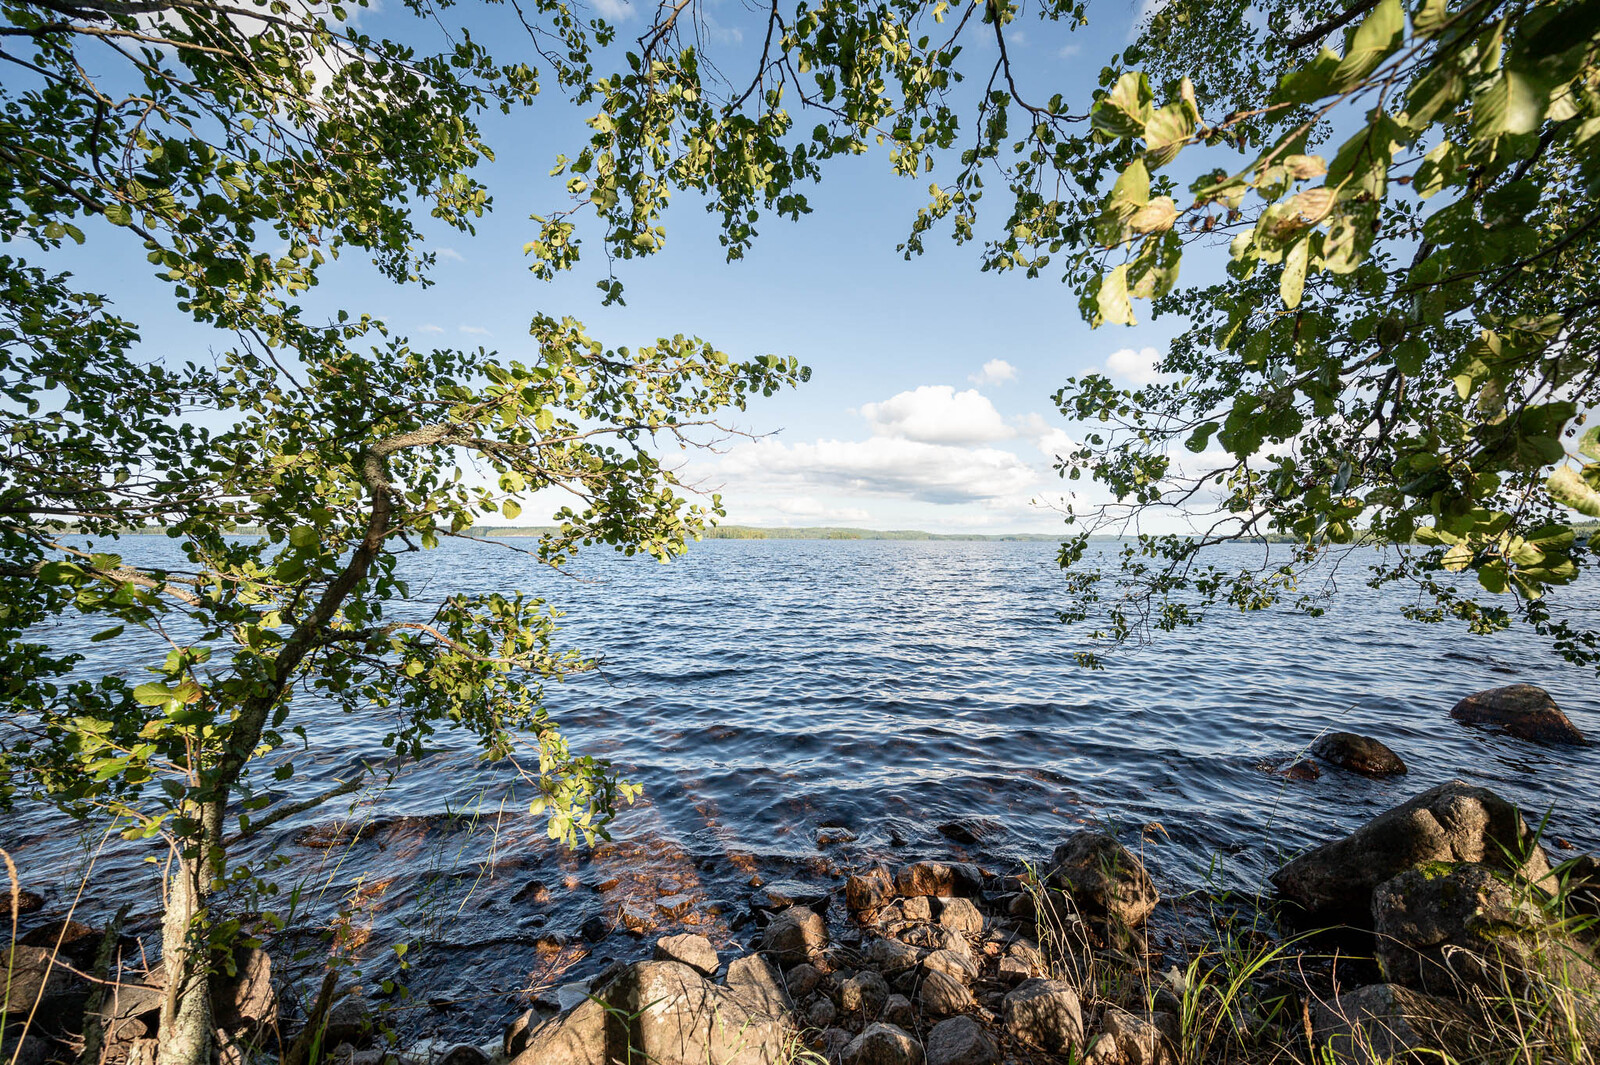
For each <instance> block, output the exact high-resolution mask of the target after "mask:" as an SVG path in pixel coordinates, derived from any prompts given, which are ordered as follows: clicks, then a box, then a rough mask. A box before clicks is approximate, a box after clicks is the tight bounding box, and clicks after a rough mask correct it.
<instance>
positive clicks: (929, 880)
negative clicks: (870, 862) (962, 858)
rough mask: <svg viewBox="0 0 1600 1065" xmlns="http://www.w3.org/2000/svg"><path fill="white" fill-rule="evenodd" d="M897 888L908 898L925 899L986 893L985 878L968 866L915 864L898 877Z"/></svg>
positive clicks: (895, 878)
mask: <svg viewBox="0 0 1600 1065" xmlns="http://www.w3.org/2000/svg"><path fill="white" fill-rule="evenodd" d="M894 886H895V889H896V890H897V891H899V892H900V894H902V895H904V896H906V897H907V898H917V897H920V896H925V895H932V896H946V897H948V896H951V895H960V896H962V897H963V898H970V897H972V896H973V895H976V894H978V893H979V892H980V891H982V890H983V874H982V873H981V872H979V871H978V867H977V866H975V865H969V864H967V863H966V862H911V863H910V864H908V865H902V866H901V867H900V870H899V872H897V873H896V874H895V877H894Z"/></svg>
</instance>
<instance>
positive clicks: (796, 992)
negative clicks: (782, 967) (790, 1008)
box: [783, 962, 822, 1002]
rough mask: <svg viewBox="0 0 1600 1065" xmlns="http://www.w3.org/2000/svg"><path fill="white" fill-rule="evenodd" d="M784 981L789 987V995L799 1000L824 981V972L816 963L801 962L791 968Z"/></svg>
mask: <svg viewBox="0 0 1600 1065" xmlns="http://www.w3.org/2000/svg"><path fill="white" fill-rule="evenodd" d="M783 981H784V984H785V985H786V986H787V987H788V988H789V997H790V998H792V999H794V1000H795V1001H796V1002H799V1001H800V1000H801V999H803V998H805V997H806V996H807V995H809V994H811V992H813V991H815V990H816V989H817V985H818V984H819V983H821V982H822V973H821V972H819V971H818V970H817V967H816V966H815V965H810V964H808V963H806V962H801V963H800V964H799V965H796V966H795V967H794V968H793V969H790V970H789V972H788V975H786V976H785V977H784V978H783Z"/></svg>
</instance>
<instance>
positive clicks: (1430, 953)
mask: <svg viewBox="0 0 1600 1065" xmlns="http://www.w3.org/2000/svg"><path fill="white" fill-rule="evenodd" d="M1524 896H1526V892H1524ZM1372 922H1373V925H1372V926H1373V931H1374V932H1376V933H1377V944H1376V952H1377V959H1378V966H1379V968H1380V969H1381V970H1382V971H1383V977H1384V979H1385V980H1387V981H1388V982H1389V983H1391V984H1403V985H1405V986H1406V987H1409V988H1412V989H1414V990H1417V991H1426V992H1429V993H1432V994H1455V993H1457V992H1459V991H1460V990H1461V989H1462V988H1463V987H1464V986H1465V985H1467V984H1475V985H1478V986H1481V987H1486V988H1487V989H1489V990H1494V989H1496V988H1498V986H1499V979H1500V977H1501V975H1503V974H1507V973H1508V972H1520V971H1522V970H1523V969H1524V968H1525V966H1524V965H1523V964H1522V963H1523V962H1525V961H1526V958H1525V957H1523V956H1522V948H1523V944H1525V943H1526V942H1527V941H1528V940H1527V938H1526V937H1531V936H1532V935H1533V934H1534V933H1535V928H1536V925H1537V923H1538V921H1537V917H1536V915H1535V914H1534V912H1533V910H1532V907H1531V905H1530V903H1529V900H1527V899H1526V897H1524V898H1523V899H1521V900H1519V899H1518V898H1517V895H1516V893H1515V891H1514V890H1513V889H1512V887H1511V885H1509V884H1507V883H1506V882H1505V880H1504V879H1502V878H1501V877H1500V876H1497V875H1496V874H1495V871H1494V870H1492V869H1490V868H1489V867H1488V866H1486V865H1482V864H1480V863H1476V862H1468V863H1463V864H1461V865H1456V866H1448V865H1443V864H1442V863H1435V864H1432V865H1427V866H1423V867H1421V868H1418V869H1408V870H1406V871H1405V872H1403V873H1401V874H1400V875H1399V876H1396V877H1394V878H1393V879H1392V880H1386V881H1384V882H1383V883H1382V884H1379V885H1378V887H1377V888H1376V889H1375V890H1374V891H1373V894H1372Z"/></svg>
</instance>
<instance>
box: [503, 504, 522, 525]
mask: <svg viewBox="0 0 1600 1065" xmlns="http://www.w3.org/2000/svg"><path fill="white" fill-rule="evenodd" d="M500 513H502V514H504V515H505V516H506V518H507V519H508V520H513V521H514V520H516V518H517V517H518V516H519V515H521V514H522V507H521V506H519V505H518V504H517V501H516V500H514V499H507V500H506V501H505V502H503V503H501V504H500Z"/></svg>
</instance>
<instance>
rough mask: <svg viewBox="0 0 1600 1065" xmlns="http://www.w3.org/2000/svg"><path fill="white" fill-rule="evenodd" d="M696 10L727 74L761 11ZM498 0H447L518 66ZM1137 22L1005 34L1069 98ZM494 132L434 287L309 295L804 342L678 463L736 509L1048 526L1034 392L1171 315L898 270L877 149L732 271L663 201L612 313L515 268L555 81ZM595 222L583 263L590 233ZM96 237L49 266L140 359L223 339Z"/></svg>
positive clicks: (617, 9) (1039, 406)
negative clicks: (1110, 315)
mask: <svg viewBox="0 0 1600 1065" xmlns="http://www.w3.org/2000/svg"><path fill="white" fill-rule="evenodd" d="M396 6H397V5H396ZM601 6H602V7H603V9H605V10H606V12H607V13H608V14H611V15H612V16H613V17H615V18H617V19H618V20H619V22H620V26H621V32H620V34H619V36H620V37H622V38H623V39H625V40H631V39H632V38H633V37H636V36H637V35H638V33H639V32H640V27H641V22H642V20H641V18H640V17H639V15H638V14H637V13H636V12H635V11H634V10H633V9H632V8H629V7H627V6H625V5H619V4H618V2H617V0H602V3H601ZM707 10H708V11H709V12H710V13H711V16H712V18H711V22H710V23H709V25H708V28H707V38H708V39H707V44H708V47H710V48H712V49H714V50H715V52H714V54H715V56H716V57H717V58H718V59H720V60H721V61H722V65H723V66H724V68H725V69H730V70H733V69H740V63H739V59H740V58H741V57H746V58H748V50H749V49H750V47H751V44H750V43H749V40H747V38H756V39H757V43H759V29H760V27H759V25H757V24H756V23H757V22H758V20H759V18H760V17H761V16H759V15H758V14H756V13H753V12H752V11H750V10H748V9H746V8H745V7H744V6H742V5H741V4H738V3H732V2H723V3H714V4H712V5H711V6H710V7H708V9H707ZM504 14H505V12H501V11H498V10H497V9H489V8H484V7H483V6H481V5H475V4H468V5H466V6H465V7H459V8H454V9H450V11H449V12H447V15H454V16H455V17H456V18H457V19H458V20H459V19H460V18H463V17H465V18H467V19H468V20H469V21H471V22H473V23H474V32H475V34H476V35H478V36H479V37H480V38H482V37H485V36H490V35H493V36H494V39H496V40H498V41H503V42H505V43H504V44H503V45H502V46H500V48H501V54H502V55H503V56H504V57H505V58H508V59H509V58H528V57H525V56H521V55H520V53H521V52H522V51H527V50H528V49H527V46H526V38H525V37H523V36H521V34H520V30H518V31H514V32H507V30H508V27H507V26H506V25H505V24H504V23H503V22H500V23H496V22H492V21H490V19H491V18H499V17H500V16H502V15H504ZM1139 14H1140V12H1139V11H1137V10H1136V9H1135V8H1134V7H1133V6H1131V5H1123V4H1105V5H1100V6H1099V7H1097V8H1096V9H1095V10H1094V11H1093V12H1092V13H1091V18H1092V20H1093V21H1091V24H1090V25H1089V26H1088V27H1087V28H1086V29H1083V30H1080V31H1078V32H1077V33H1075V34H1072V35H1070V36H1069V35H1068V34H1067V33H1066V31H1065V30H1064V29H1062V28H1060V27H1056V26H1053V25H1046V24H1043V23H1041V22H1039V21H1038V20H1037V19H1035V18H1025V19H1023V20H1021V21H1020V22H1019V23H1016V24H1014V25H1013V27H1012V28H1011V29H1010V31H1009V34H1008V49H1009V50H1010V52H1011V54H1012V57H1013V60H1014V63H1015V64H1016V66H1017V67H1018V69H1019V70H1021V71H1024V72H1025V75H1026V78H1027V79H1028V80H1027V82H1025V85H1024V88H1025V91H1029V92H1033V91H1038V93H1039V95H1040V96H1048V95H1049V93H1051V92H1061V93H1063V95H1064V96H1065V97H1066V98H1067V99H1068V100H1069V101H1073V102H1075V103H1077V104H1078V106H1080V107H1081V106H1084V105H1085V104H1086V103H1087V101H1088V99H1089V97H1090V94H1091V93H1092V91H1093V89H1094V87H1095V84H1096V77H1097V75H1098V73H1099V70H1100V67H1101V65H1102V62H1103V60H1104V57H1108V56H1110V55H1112V54H1114V53H1115V52H1117V51H1119V50H1120V49H1121V48H1122V47H1124V46H1125V45H1126V43H1127V42H1128V40H1129V36H1130V31H1131V28H1132V26H1133V25H1134V23H1135V20H1136V19H1137V18H1138V17H1139ZM403 20H410V16H409V15H407V14H404V13H403V12H400V11H398V10H391V11H386V10H383V9H381V8H380V9H378V10H375V11H368V12H365V13H363V15H362V22H363V27H364V28H365V29H367V30H368V31H369V32H373V33H394V34H400V33H404V32H407V30H406V28H405V24H404V21H403ZM974 21H976V20H974ZM985 46H987V47H989V48H990V49H992V48H993V44H992V41H991V40H990V38H988V37H986V36H982V35H979V36H976V37H975V38H974V42H973V45H972V47H973V49H974V50H976V51H979V52H980V53H981V50H982V49H983V48H984V47H985ZM976 66H977V64H974V68H975V67H976ZM985 69H986V68H985ZM801 125H802V128H806V127H807V125H808V123H807V122H806V120H804V119H802V122H801ZM486 131H487V133H488V137H489V140H490V142H491V143H492V144H493V145H494V146H495V149H496V154H497V159H496V161H495V162H494V163H493V164H488V165H486V166H485V167H484V170H483V177H484V179H485V180H486V182H487V183H488V184H489V186H490V188H491V189H492V191H493V193H494V196H495V210H494V211H493V213H492V214H491V215H490V216H489V217H488V218H486V219H485V220H483V222H482V223H481V224H480V225H479V229H478V233H477V234H476V235H475V236H471V237H469V236H467V235H465V234H460V233H457V232H454V231H448V230H444V231H441V232H439V233H436V234H434V235H433V239H434V241H435V243H434V247H435V249H436V250H437V251H438V252H439V263H438V268H437V270H436V271H435V273H434V275H433V276H434V280H435V282H436V284H435V285H434V286H433V287H431V288H429V289H425V290H424V289H420V288H417V287H409V288H397V287H394V286H391V285H388V284H387V283H385V282H383V281H382V280H381V279H379V278H378V277H377V276H376V274H375V272H374V271H373V270H371V268H370V267H369V266H367V265H366V264H363V263H359V262H353V261H349V260H348V259H347V260H346V261H342V262H340V263H338V264H336V265H335V266H334V267H333V268H332V269H330V270H329V271H328V272H327V273H326V275H325V277H324V280H323V283H322V285H321V286H320V287H319V288H318V289H317V290H315V291H314V292H313V293H312V294H311V295H310V296H309V298H307V299H305V300H304V301H303V302H304V304H305V305H306V306H307V307H308V308H309V309H310V310H311V311H312V312H313V313H315V314H327V313H331V312H332V311H333V310H335V309H336V308H339V307H345V308H349V309H351V310H353V311H359V312H367V313H372V314H374V315H376V316H378V317H380V318H383V319H385V320H386V321H387V322H388V323H389V325H390V326H391V327H392V328H393V329H394V330H396V331H398V332H400V333H402V334H406V335H409V336H410V337H411V338H412V339H413V341H414V342H416V343H419V344H420V343H435V344H439V345H441V346H444V345H453V346H477V345H479V344H481V345H483V346H486V347H489V348H493V349H498V350H500V351H501V352H503V353H505V354H506V355H508V356H511V357H522V358H527V357H530V356H531V355H532V354H533V351H532V346H531V341H530V339H529V337H528V335H527V325H528V321H529V319H530V317H531V316H532V315H533V314H535V313H538V312H545V313H550V314H554V315H557V316H560V315H571V316H573V317H576V318H579V319H581V320H583V321H584V322H585V323H586V324H587V325H588V326H589V328H590V330H591V332H592V333H593V334H594V335H595V336H597V337H598V338H600V339H601V340H603V341H604V342H606V343H607V344H613V345H621V344H639V343H643V342H648V341H649V340H651V339H653V338H654V337H657V336H661V335H672V334H675V333H680V332H681V333H693V334H696V335H699V336H702V337H704V338H706V339H707V340H710V341H711V342H713V343H715V344H716V345H717V346H718V347H720V348H722V349H723V350H725V351H727V352H729V353H730V354H732V355H734V356H736V357H745V356H752V355H759V354H764V353H768V352H773V353H778V354H782V355H793V356H796V357H798V358H799V359H800V360H801V361H802V362H804V363H805V364H807V365H809V366H810V367H811V369H812V378H811V381H810V383H809V384H807V385H805V386H803V387H801V388H800V389H798V390H796V391H794V392H792V393H789V394H785V395H782V396H779V397H774V398H771V399H758V400H757V401H756V403H755V404H754V405H753V406H752V407H751V409H750V410H749V411H748V412H747V413H746V414H745V415H744V416H743V417H742V418H741V419H740V423H741V426H742V427H743V428H744V429H746V430H748V431H750V432H752V433H755V434H762V435H761V439H759V440H756V441H751V442H743V443H738V444H734V445H730V446H729V447H728V448H727V449H726V450H724V451H723V452H722V453H720V454H716V455H696V456H691V457H689V458H688V459H687V461H688V466H687V469H686V474H687V476H689V477H690V478H691V479H692V480H693V482H694V483H696V484H698V485H701V486H702V487H705V488H707V489H715V490H720V491H721V492H722V494H723V496H724V500H725V504H726V506H727V508H728V512H729V514H728V519H727V520H728V521H729V522H733V523H744V524H756V525H811V524H847V525H858V526H867V527H874V528H920V529H926V530H930V531H939V532H955V531H979V532H1010V531H1031V532H1052V531H1056V530H1059V529H1060V528H1061V519H1060V516H1059V515H1058V514H1057V513H1055V512H1054V511H1052V510H1050V509H1049V508H1048V506H1040V505H1037V504H1036V502H1035V501H1040V500H1043V501H1049V500H1055V501H1057V502H1059V500H1060V497H1061V495H1062V492H1063V491H1064V488H1065V482H1062V481H1061V480H1060V479H1059V478H1058V477H1057V476H1056V475H1055V474H1054V473H1053V472H1052V471H1051V469H1050V458H1051V456H1052V455H1053V454H1054V453H1055V452H1056V451H1058V450H1061V449H1063V448H1064V447H1065V443H1066V440H1067V439H1068V437H1069V435H1070V430H1071V428H1072V427H1070V426H1067V425H1066V423H1065V422H1064V420H1063V419H1062V418H1061V417H1060V415H1058V414H1056V413H1055V412H1054V409H1053V407H1052V404H1051V403H1050V394H1051V393H1052V392H1053V391H1054V390H1055V389H1056V388H1057V387H1058V386H1059V384H1060V383H1061V382H1062V381H1063V380H1064V379H1065V378H1067V377H1068V376H1071V375H1074V374H1080V373H1083V372H1086V371H1090V370H1095V369H1099V370H1102V371H1107V370H1109V371H1110V372H1111V373H1112V375H1113V377H1115V378H1117V379H1119V380H1121V381H1123V382H1125V383H1133V382H1138V381H1140V380H1142V379H1144V378H1145V376H1146V375H1148V373H1149V366H1150V363H1151V362H1152V360H1153V359H1154V357H1155V352H1156V351H1157V350H1160V349H1162V348H1163V347H1164V344H1165V342H1166V340H1167V339H1168V338H1169V337H1170V336H1171V334H1172V331H1173V330H1174V329H1175V328H1176V327H1177V326H1178V325H1179V324H1180V323H1176V322H1172V321H1167V320H1163V321H1161V322H1158V323H1155V324H1154V325H1141V326H1138V327H1134V328H1131V329H1128V328H1104V329H1100V330H1091V329H1089V327H1088V326H1087V325H1085V324H1084V323H1083V321H1082V320H1081V319H1080V318H1079V316H1078V311H1077V305H1076V299H1075V297H1074V296H1073V294H1072V292H1071V291H1070V290H1069V289H1068V288H1066V287H1065V286H1064V285H1062V284H1061V283H1060V282H1059V281H1056V280H1049V279H1044V278H1041V279H1039V280H1034V281H1029V280H1027V279H1026V278H1024V277H1022V276H1021V275H1020V274H1015V273H1013V274H1006V275H997V274H992V273H982V272H980V271H979V269H978V256H977V252H976V250H975V249H974V248H973V246H971V245H968V246H966V247H961V246H957V245H955V244H954V243H953V242H951V241H950V240H949V239H948V238H947V237H944V236H942V235H940V236H938V237H935V238H933V239H930V240H929V242H928V250H927V252H926V253H925V254H924V255H922V256H921V257H919V258H917V259H914V260H912V261H910V262H907V261H905V260H904V259H903V258H902V257H901V255H900V254H899V253H898V252H897V251H896V250H895V248H896V245H897V244H899V243H900V242H901V241H902V240H903V239H904V237H905V236H906V234H907V232H908V231H909V227H910V224H911V221H912V219H913V217H914V216H915V212H916V210H917V208H918V207H919V206H921V205H922V203H923V202H924V193H925V190H926V187H927V184H928V181H929V180H930V178H929V177H926V176H925V177H923V178H921V179H919V180H916V181H908V180H905V179H900V178H895V177H894V176H893V175H892V174H891V173H890V171H889V165H888V160H887V158H886V156H883V155H869V156H867V157H865V158H860V159H852V160H845V161H843V162H840V163H837V164H835V165H833V166H832V167H831V169H830V170H829V173H828V177H827V179H826V180H825V181H824V182H823V183H822V184H821V185H819V186H815V187H813V188H811V189H810V190H809V193H808V194H809V196H810V198H811V200H812V204H813V207H814V213H813V214H812V215H810V216H809V217H806V218H804V219H802V220H801V221H799V222H798V223H791V222H787V221H783V220H778V219H767V220H765V221H764V222H763V223H761V224H760V226H759V228H760V230H761V236H760V237H759V239H758V240H757V242H756V245H755V247H754V249H753V250H752V251H750V252H749V253H748V254H747V255H746V257H745V258H744V259H743V260H741V261H738V262H734V263H727V262H725V261H724V256H723V250H722V248H721V247H720V245H719V244H718V241H717V233H716V227H715V224H714V219H713V218H712V217H711V216H709V215H707V214H706V213H705V212H704V211H703V210H702V209H701V208H700V205H697V204H695V203H694V202H692V199H691V198H688V197H680V198H678V199H677V200H675V202H674V206H673V209H672V210H671V211H670V212H669V214H668V218H667V227H668V239H667V246H666V249H665V250H664V251H663V252H662V253H660V254H658V255H656V256H654V257H652V258H650V259H647V260H635V261H631V262H625V263H619V264H618V267H617V271H618V276H619V278H620V279H621V280H622V281H623V283H624V285H625V286H626V299H627V305H626V306H625V307H611V308H605V307H602V306H601V305H600V296H599V293H598V290H597V289H595V288H594V283H595V281H596V280H597V279H598V278H599V277H601V276H603V273H604V270H605V266H604V264H603V263H602V262H599V261H587V262H585V263H582V264H580V266H579V268H578V269H577V270H576V271H575V272H574V273H573V274H572V275H570V276H565V277H562V278H561V279H559V280H558V281H556V282H554V283H544V282H540V281H538V280H537V279H535V278H534V277H533V276H532V275H531V274H530V273H529V271H528V268H527V267H528V262H527V260H526V259H525V257H524V255H523V252H522V248H523V245H524V244H525V243H526V242H527V241H528V240H529V239H531V238H532V237H533V236H534V234H535V223H533V222H531V221H530V220H529V217H528V216H529V215H530V214H532V213H535V212H544V211H548V210H550V209H551V208H553V207H558V206H560V205H561V204H562V200H561V196H562V191H561V189H560V187H559V185H558V184H557V183H556V182H555V181H553V180H551V179H550V178H548V177H547V174H548V171H549V169H550V166H551V162H552V160H553V159H554V157H555V156H556V155H557V154H558V153H560V152H566V153H567V154H569V155H570V154H574V153H575V151H576V149H577V148H578V147H580V146H581V144H582V141H583V135H584V132H585V131H584V129H583V127H582V125H581V123H580V122H579V121H578V115H577V113H576V112H574V111H573V110H572V109H571V108H570V107H567V106H565V105H564V104H563V103H562V101H560V100H559V99H558V93H557V92H556V91H555V90H553V89H551V90H547V93H546V96H545V98H544V99H543V101H542V102H541V103H540V104H539V105H538V106H536V107H535V108H534V109H532V110H529V111H524V112H519V113H517V114H514V115H512V116H510V117H509V118H504V119H502V118H501V117H500V116H498V115H496V116H494V117H493V119H492V120H490V121H488V122H487V123H486ZM940 174H941V171H940V170H936V171H935V173H934V174H933V175H932V177H934V178H937V177H939V176H940ZM1000 200H1001V190H998V189H997V190H996V192H995V194H994V195H993V196H992V197H991V203H990V207H991V213H993V214H998V209H999V208H1001V207H1003V204H1002V203H1001V202H1000ZM588 236H589V241H588V246H589V247H590V248H591V249H592V251H591V254H592V255H594V256H596V257H597V256H598V251H597V242H596V240H595V237H596V234H595V233H593V232H590V233H589V234H588ZM109 243H111V242H108V241H96V240H93V239H91V241H90V244H89V247H88V249H86V250H87V251H88V252H89V253H90V254H84V253H76V254H72V255H70V256H68V257H67V260H66V261H65V262H63V263H62V264H61V265H70V267H71V268H73V269H75V270H76V271H77V272H78V273H79V274H80V276H82V277H83V279H84V280H85V281H87V282H88V283H89V284H91V285H92V286H94V287H98V288H100V289H101V290H102V291H105V292H108V293H109V294H111V295H112V296H113V297H114V298H115V299H116V300H117V302H118V303H119V304H121V305H123V306H125V307H126V306H127V305H128V303H129V302H130V301H132V302H135V303H136V304H137V306H138V307H139V309H140V311H141V312H142V316H141V318H140V320H141V322H142V324H143V326H144V336H145V340H146V345H147V348H148V349H149V350H150V351H152V352H153V353H157V354H159V355H161V356H162V357H167V358H173V359H176V360H182V359H186V358H190V357H194V356H195V355H198V354H203V353H204V350H205V348H206V347H207V346H218V345H219V344H220V343H221V341H220V339H219V338H214V337H210V336H207V335H206V334H205V332H204V331H203V330H201V329H199V328H198V327H196V326H194V325H193V324H191V323H188V322H187V321H186V320H184V318H183V317H182V316H181V315H179V314H178V313H177V312H176V311H175V310H171V309H170V307H171V302H172V301H171V297H170V295H169V294H168V293H166V292H165V291H164V289H165V286H164V285H163V284H162V283H160V282H157V281H155V280H153V279H152V278H151V277H150V273H149V267H148V266H147V264H146V263H145V262H144V259H143V254H142V252H140V251H139V250H138V249H137V248H135V247H130V246H127V245H126V242H125V236H124V244H123V246H122V247H120V248H119V249H118V250H117V252H116V253H114V254H109V255H108V254H107V253H106V252H107V245H108V244H109ZM540 510H541V508H540V507H539V506H537V505H535V506H529V507H525V508H524V518H523V520H524V521H529V522H534V523H537V522H539V521H540V520H542V519H543V518H544V517H545V515H544V514H543V513H541V512H540Z"/></svg>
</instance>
